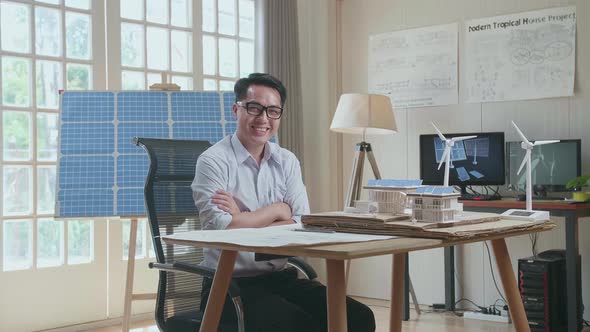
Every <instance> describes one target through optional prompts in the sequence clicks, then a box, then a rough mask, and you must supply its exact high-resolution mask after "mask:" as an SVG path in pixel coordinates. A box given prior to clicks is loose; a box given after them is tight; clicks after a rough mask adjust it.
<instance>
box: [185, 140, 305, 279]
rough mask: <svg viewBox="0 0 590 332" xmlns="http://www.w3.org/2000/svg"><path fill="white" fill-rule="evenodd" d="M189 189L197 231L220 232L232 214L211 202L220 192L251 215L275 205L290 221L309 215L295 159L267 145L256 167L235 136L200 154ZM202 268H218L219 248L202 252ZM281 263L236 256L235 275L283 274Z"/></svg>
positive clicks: (286, 152)
mask: <svg viewBox="0 0 590 332" xmlns="http://www.w3.org/2000/svg"><path fill="white" fill-rule="evenodd" d="M196 167H197V169H196V174H195V179H194V181H193V183H192V185H191V188H192V190H193V199H194V201H195V205H196V206H197V208H198V209H199V217H200V219H201V228H202V229H225V228H226V227H227V226H228V225H229V224H230V222H231V220H232V216H231V215H230V214H229V213H227V212H225V211H222V210H221V209H219V208H218V207H217V205H215V204H213V203H212V202H211V197H213V195H214V194H215V192H216V191H217V190H219V189H222V190H225V191H227V192H230V193H231V194H232V195H233V198H234V200H235V201H236V203H237V205H238V207H239V208H240V210H241V211H255V210H257V209H259V208H262V207H265V206H268V205H270V204H273V203H277V202H284V203H286V204H288V205H289V206H290V207H291V211H292V215H293V220H294V221H295V222H301V216H302V215H303V214H308V213H309V202H308V199H307V193H306V191H305V186H304V185H303V181H302V178H301V167H300V165H299V160H297V157H295V155H294V154H293V153H292V152H290V151H289V150H286V149H283V148H281V147H280V146H279V145H278V144H275V143H271V142H268V143H266V146H265V148H264V156H263V157H262V161H261V163H260V166H258V164H257V162H256V160H254V158H253V157H252V156H251V155H250V153H249V152H248V151H247V150H246V148H244V146H243V145H242V143H241V142H240V140H239V139H238V138H237V136H236V135H235V134H234V135H230V136H226V137H225V138H224V139H222V140H221V141H219V142H217V143H216V144H215V145H213V146H212V147H210V148H209V149H208V150H207V151H205V152H203V154H201V156H200V157H199V159H198V161H197V166H196ZM203 251H204V260H203V263H202V265H204V266H207V267H211V268H217V264H218V262H219V256H220V254H221V250H219V249H210V248H204V249H203ZM286 262H287V260H286V259H276V260H270V261H261V262H256V261H254V253H253V252H239V253H238V257H237V259H236V264H235V266H234V276H236V277H245V276H254V275H259V274H263V273H267V272H273V271H278V270H282V269H283V268H284V266H285V264H286Z"/></svg>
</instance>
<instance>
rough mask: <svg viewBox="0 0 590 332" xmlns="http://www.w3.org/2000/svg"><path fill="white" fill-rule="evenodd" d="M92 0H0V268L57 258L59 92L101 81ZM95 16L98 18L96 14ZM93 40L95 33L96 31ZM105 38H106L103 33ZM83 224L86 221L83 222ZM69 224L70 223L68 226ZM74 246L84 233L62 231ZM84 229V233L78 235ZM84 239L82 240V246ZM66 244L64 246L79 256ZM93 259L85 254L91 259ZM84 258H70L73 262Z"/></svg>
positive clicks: (60, 254)
mask: <svg viewBox="0 0 590 332" xmlns="http://www.w3.org/2000/svg"><path fill="white" fill-rule="evenodd" d="M93 4H96V5H100V2H99V1H94V2H92V1H90V0H53V1H51V0H44V1H30V0H29V1H17V0H13V1H0V13H1V14H0V28H1V31H2V32H1V35H0V62H1V66H2V74H1V77H0V80H1V82H2V86H1V88H0V95H1V97H0V100H1V104H0V114H1V116H2V130H1V132H2V137H1V138H0V139H1V143H0V144H2V156H1V158H2V159H1V160H0V172H1V174H2V182H1V188H0V189H1V190H0V192H1V194H0V195H1V196H2V208H1V212H2V214H1V216H0V221H1V222H2V241H3V242H2V243H3V247H2V248H3V251H2V252H3V255H2V259H1V260H0V262H2V263H3V264H2V270H4V271H9V270H21V269H29V268H34V267H38V268H43V267H51V266H59V265H63V264H65V262H66V258H65V257H66V253H65V248H64V244H65V238H64V236H65V235H64V234H65V226H64V225H65V224H67V225H68V230H69V229H71V228H72V227H74V226H75V225H76V224H77V222H76V221H68V222H64V221H55V220H53V219H52V218H51V217H52V216H53V213H54V205H55V184H56V183H55V181H56V163H57V147H58V146H57V145H58V144H57V142H58V132H57V130H58V107H59V91H60V90H62V89H69V90H85V89H93V88H104V84H103V85H102V86H101V85H100V84H96V80H95V72H94V71H95V70H96V69H97V67H102V65H101V61H100V60H98V58H102V57H101V56H96V50H95V49H94V48H95V47H93V45H95V44H94V43H93V40H95V38H96V36H97V35H100V34H101V32H100V30H101V29H98V31H95V30H97V29H96V25H95V24H96V23H97V22H93V20H94V19H95V18H94V17H93V13H94V12H95V11H93V8H92V7H91V6H92V5H93ZM99 21H100V19H99ZM97 39H98V40H100V39H101V38H100V37H98V38H97ZM102 39H104V38H102ZM85 227H86V229H92V227H93V226H92V222H91V221H85ZM74 228H75V227H74ZM67 234H68V236H69V237H70V238H69V239H70V241H68V243H69V244H70V245H71V246H74V247H76V246H77V247H76V248H78V247H79V246H80V245H79V244H77V243H80V241H82V240H81V239H80V238H79V237H78V236H81V235H82V234H79V233H76V232H74V233H72V232H68V233H67ZM84 236H85V235H84ZM82 246H83V245H82ZM74 247H69V248H68V250H69V253H70V254H71V255H74V256H78V255H79V253H76V252H74V251H72V250H78V249H72V248H74ZM92 259H93V258H90V260H92ZM76 260H77V261H89V260H88V257H87V258H86V259H85V260H80V259H74V261H76Z"/></svg>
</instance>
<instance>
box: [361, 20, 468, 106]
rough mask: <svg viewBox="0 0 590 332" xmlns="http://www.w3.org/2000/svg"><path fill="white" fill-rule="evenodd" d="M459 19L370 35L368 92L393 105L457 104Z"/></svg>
mask: <svg viewBox="0 0 590 332" xmlns="http://www.w3.org/2000/svg"><path fill="white" fill-rule="evenodd" d="M457 34H458V27H457V23H452V24H445V25H437V26H431V27H424V28H418V29H410V30H402V31H394V32H387V33H382V34H378V35H373V36H371V37H370V38H369V70H368V72H369V77H368V79H369V92H371V93H377V94H383V95H388V96H390V97H391V102H392V103H393V107H394V108H409V107H425V106H437V105H450V104H457V102H458V90H457V86H458V85H457Z"/></svg>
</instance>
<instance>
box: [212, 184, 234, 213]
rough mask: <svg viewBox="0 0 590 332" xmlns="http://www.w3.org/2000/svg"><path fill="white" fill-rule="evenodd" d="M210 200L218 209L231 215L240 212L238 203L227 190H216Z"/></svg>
mask: <svg viewBox="0 0 590 332" xmlns="http://www.w3.org/2000/svg"><path fill="white" fill-rule="evenodd" d="M211 202H212V203H213V204H215V205H217V207H218V208H219V209H221V210H222V211H225V212H227V213H229V214H231V215H232V216H235V215H237V214H239V213H240V212H241V211H240V208H239V207H238V204H237V203H236V201H235V200H234V197H233V196H232V194H231V193H229V192H227V191H224V190H217V191H216V192H215V195H213V197H212V198H211Z"/></svg>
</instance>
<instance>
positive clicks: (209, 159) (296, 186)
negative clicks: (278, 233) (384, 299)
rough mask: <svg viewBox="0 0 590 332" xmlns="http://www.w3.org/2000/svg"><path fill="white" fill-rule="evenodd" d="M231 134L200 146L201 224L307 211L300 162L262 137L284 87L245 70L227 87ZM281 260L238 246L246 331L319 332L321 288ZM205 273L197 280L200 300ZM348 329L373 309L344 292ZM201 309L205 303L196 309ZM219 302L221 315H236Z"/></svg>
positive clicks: (290, 219) (369, 317) (196, 190)
mask: <svg viewBox="0 0 590 332" xmlns="http://www.w3.org/2000/svg"><path fill="white" fill-rule="evenodd" d="M234 92H235V95H236V102H235V103H234V105H233V115H234V117H235V118H236V119H237V122H238V126H237V130H236V133H235V134H234V135H230V136H227V137H225V138H224V139H223V140H221V141H220V142H218V143H217V144H215V145H213V146H212V147H211V148H209V149H208V150H207V151H205V152H204V153H203V154H202V155H201V156H200V157H199V159H198V161H197V169H196V175H195V180H194V181H193V184H192V189H193V197H194V200H195V204H196V206H197V207H198V208H199V215H200V218H201V223H202V228H203V229H231V228H254V227H270V226H278V225H288V224H293V223H299V222H300V221H301V215H303V214H306V213H309V203H308V199H307V193H306V191H305V186H304V185H303V181H302V179H301V168H300V166H299V161H298V160H297V158H296V157H295V155H294V154H293V153H291V152H290V151H288V150H286V149H283V148H281V147H280V146H279V145H278V144H274V143H271V142H269V140H270V138H271V137H272V136H274V135H275V134H276V133H277V130H278V129H279V125H280V121H281V120H280V119H281V116H282V115H283V106H284V104H285V99H286V89H285V87H284V86H283V84H282V83H281V82H280V81H279V80H278V79H276V78H274V77H273V76H270V75H268V74H258V73H255V74H250V75H249V76H248V77H247V78H242V79H240V80H238V81H237V82H236V84H235V86H234ZM204 256H205V258H204V260H203V265H205V266H208V267H211V268H216V267H217V264H218V262H219V256H220V250H218V249H204ZM285 264H286V260H285V259H276V260H270V261H259V262H257V261H255V260H254V253H251V252H239V253H238V257H237V260H236V263H235V268H234V277H235V280H236V281H237V283H238V285H239V286H240V294H241V299H242V303H243V306H244V319H245V325H246V331H248V332H252V331H268V332H276V331H280V332H288V331H297V332H301V331H306V332H311V331H318V332H319V331H326V330H327V310H326V288H325V286H323V285H322V284H320V283H319V282H317V281H310V280H301V279H297V273H296V271H295V270H294V269H285ZM210 287H211V280H205V281H204V282H203V304H202V305H203V306H204V305H205V303H206V300H207V298H208V295H209V291H210ZM346 304H347V314H348V330H349V331H351V332H355V331H358V332H367V331H374V330H375V319H374V316H373V313H372V311H371V310H370V309H369V308H368V307H367V306H365V305H364V304H362V303H360V302H358V301H355V300H353V299H351V298H347V302H346ZM203 310H204V308H203ZM235 317H236V316H235V312H234V309H233V305H232V304H231V302H229V301H228V302H226V303H225V307H224V310H223V314H222V320H231V319H234V320H235V319H236V318H235Z"/></svg>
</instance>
